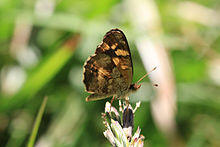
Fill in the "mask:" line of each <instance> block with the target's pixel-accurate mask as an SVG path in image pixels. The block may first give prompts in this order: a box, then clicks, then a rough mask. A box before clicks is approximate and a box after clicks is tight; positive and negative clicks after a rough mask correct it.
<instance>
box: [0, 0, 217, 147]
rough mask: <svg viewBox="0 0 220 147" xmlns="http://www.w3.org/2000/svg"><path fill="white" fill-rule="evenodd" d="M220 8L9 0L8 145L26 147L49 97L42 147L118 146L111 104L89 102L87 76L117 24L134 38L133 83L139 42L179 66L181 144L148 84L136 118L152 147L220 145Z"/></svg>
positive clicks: (0, 72) (3, 119) (4, 97)
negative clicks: (154, 45) (154, 46)
mask: <svg viewBox="0 0 220 147" xmlns="http://www.w3.org/2000/svg"><path fill="white" fill-rule="evenodd" d="M132 4H134V5H132ZM136 4H137V5H136ZM145 5H146V6H147V7H146V8H147V12H148V13H146V14H145V9H144V10H143V9H142V8H143V7H144V6H145ZM138 6H143V7H141V8H140V9H139V7H138ZM137 10H140V13H139V12H137V13H136V11H137ZM142 10H143V11H142ZM219 10H220V1H219V0H209V1H207V0H193V1H181V0H167V1H162V0H155V1H154V0H137V1H135V0H125V1H119V0H65V1H64V0H35V1H33V0H1V1H0V47H1V48H0V88H1V89H0V146H7V147H20V146H26V144H27V142H28V138H29V136H30V134H31V130H32V127H33V124H34V120H35V118H36V115H37V112H38V110H39V108H40V105H41V102H42V100H43V98H44V96H48V102H47V106H46V108H45V112H44V116H43V118H42V122H41V125H40V128H39V132H38V135H37V139H36V146H38V147H49V146H57V147H58V146H59V147H69V146H83V147H87V146H88V147H90V146H93V147H96V146H110V144H109V142H108V141H107V139H106V138H105V137H104V136H103V133H102V132H103V131H104V130H105V127H104V125H103V124H102V119H101V112H104V105H105V102H106V101H107V100H102V101H97V102H88V103H86V102H85V97H86V96H87V95H88V94H87V93H86V92H85V91H84V85H83V83H82V72H83V64H84V62H85V60H86V59H87V58H88V57H89V56H90V55H92V54H93V53H94V52H95V49H96V46H97V45H98V44H99V43H100V42H101V41H102V38H103V36H104V34H105V33H106V32H107V31H109V30H110V29H112V28H120V29H122V30H123V31H124V33H125V34H126V36H127V39H128V42H129V45H130V49H131V52H132V58H133V64H134V77H133V81H137V80H138V79H139V78H140V77H141V76H142V75H144V74H145V73H146V71H145V67H144V65H143V63H142V61H143V57H142V59H141V57H140V56H139V52H138V50H139V49H138V47H137V39H136V38H141V37H143V36H145V35H146V36H149V37H152V38H154V39H155V38H156V39H157V40H159V41H160V42H162V43H163V45H164V47H165V49H166V50H165V52H166V53H167V54H168V56H164V57H167V58H168V60H169V64H168V66H169V67H171V68H172V74H171V75H172V77H171V78H172V79H174V81H175V82H174V87H173V90H174V91H175V92H174V93H176V106H175V107H176V114H174V115H175V122H176V128H177V132H176V133H175V137H176V136H178V137H177V138H178V139H177V140H176V139H172V138H173V136H169V133H166V132H169V129H167V131H163V130H161V128H160V127H157V126H158V124H157V123H156V122H155V121H154V119H153V118H154V113H152V109H151V102H152V99H155V98H156V95H157V90H154V88H152V87H153V86H152V84H150V82H149V80H148V78H146V79H145V80H144V83H145V84H146V85H147V86H145V87H144V86H143V87H142V89H144V88H146V90H140V92H139V95H142V97H143V99H144V100H143V101H142V105H141V107H140V108H139V109H138V111H137V112H136V113H135V130H136V128H137V126H140V128H141V129H142V134H143V135H144V136H145V146H149V147H151V146H152V147H157V146H158V147H164V146H176V144H180V146H188V147H209V146H210V147H217V146H220V13H219V12H220V11H219ZM132 13H134V14H141V15H137V16H138V17H131V15H130V14H132ZM142 15H143V16H142ZM145 18H146V19H145ZM154 18H156V22H159V25H158V24H154V22H153V21H155V19H154ZM142 20H146V22H147V23H146V26H144V25H145V23H142V22H141V21H142ZM151 23H153V25H152V24H151ZM148 24H150V25H148ZM147 25H148V26H147ZM154 25H155V26H156V27H155V28H153V27H151V26H154ZM149 26H150V27H149ZM146 52H147V51H146ZM149 60H151V59H149ZM146 64H150V63H146ZM156 66H157V64H156ZM165 70H166V69H165ZM152 74H154V73H152ZM162 74H163V73H162ZM159 87H160V84H159ZM136 98H137V99H139V98H138V97H136ZM135 101H137V100H133V102H135ZM114 105H116V106H117V102H115V103H114ZM158 109H160V108H158ZM165 130H166V128H165ZM167 135H168V136H167ZM175 137H174V138H175Z"/></svg>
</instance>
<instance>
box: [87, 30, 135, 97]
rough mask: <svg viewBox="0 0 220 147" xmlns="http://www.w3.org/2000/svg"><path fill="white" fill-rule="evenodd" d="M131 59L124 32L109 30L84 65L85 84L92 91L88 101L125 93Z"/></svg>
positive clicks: (128, 83) (130, 74) (131, 68)
mask: <svg viewBox="0 0 220 147" xmlns="http://www.w3.org/2000/svg"><path fill="white" fill-rule="evenodd" d="M132 74H133V67H132V60H131V54H130V50H129V46H128V43H127V39H126V37H125V35H124V33H123V32H122V31H121V30H119V29H112V30H110V31H109V32H107V33H106V35H105V36H104V39H103V42H102V43H101V44H100V45H99V46H98V47H97V49H96V52H95V54H94V55H93V56H91V57H90V58H88V60H87V61H86V63H85V65H84V80H83V82H84V84H85V86H86V90H87V91H88V92H89V93H91V95H90V96H89V97H87V101H91V100H98V99H104V98H106V97H109V96H112V95H116V96H122V95H124V93H126V92H127V91H128V89H129V87H130V84H131V82H132Z"/></svg>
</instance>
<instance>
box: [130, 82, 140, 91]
mask: <svg viewBox="0 0 220 147" xmlns="http://www.w3.org/2000/svg"><path fill="white" fill-rule="evenodd" d="M140 87H141V84H137V83H134V84H131V86H130V88H129V90H130V91H131V92H135V91H137V90H138V89H139V88H140Z"/></svg>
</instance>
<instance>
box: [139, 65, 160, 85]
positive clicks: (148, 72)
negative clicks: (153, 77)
mask: <svg viewBox="0 0 220 147" xmlns="http://www.w3.org/2000/svg"><path fill="white" fill-rule="evenodd" d="M156 68H157V67H154V68H153V69H152V70H151V71H150V72H148V73H146V74H145V75H144V76H143V77H141V78H140V79H139V80H138V81H137V83H139V82H140V81H142V80H143V79H144V78H145V77H146V76H148V75H149V74H150V73H151V72H152V71H154V70H155V69H156Z"/></svg>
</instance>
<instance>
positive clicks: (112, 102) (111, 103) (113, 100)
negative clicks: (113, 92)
mask: <svg viewBox="0 0 220 147" xmlns="http://www.w3.org/2000/svg"><path fill="white" fill-rule="evenodd" d="M114 99H115V96H113V97H112V100H111V106H112V103H113V101H114Z"/></svg>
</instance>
